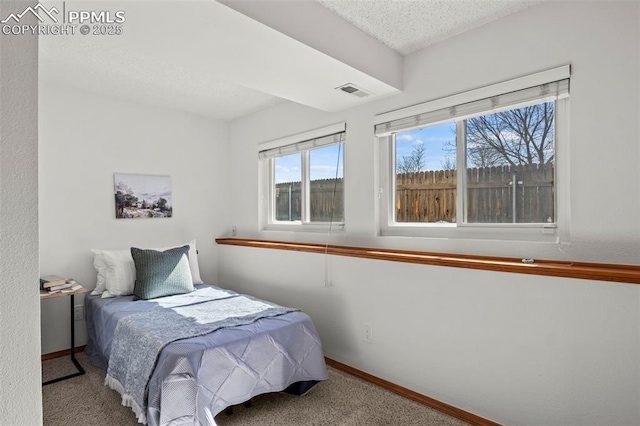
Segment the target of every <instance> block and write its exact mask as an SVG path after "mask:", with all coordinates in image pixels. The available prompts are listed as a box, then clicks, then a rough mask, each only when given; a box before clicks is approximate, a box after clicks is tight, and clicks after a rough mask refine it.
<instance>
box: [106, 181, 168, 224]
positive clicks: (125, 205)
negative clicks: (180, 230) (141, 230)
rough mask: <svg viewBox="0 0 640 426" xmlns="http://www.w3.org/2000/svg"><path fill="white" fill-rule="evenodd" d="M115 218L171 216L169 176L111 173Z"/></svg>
mask: <svg viewBox="0 0 640 426" xmlns="http://www.w3.org/2000/svg"><path fill="white" fill-rule="evenodd" d="M113 186H114V195H115V207H116V218H117V219H143V218H162V217H171V216H173V199H172V197H171V177H169V176H153V175H136V174H125V173H114V174H113Z"/></svg>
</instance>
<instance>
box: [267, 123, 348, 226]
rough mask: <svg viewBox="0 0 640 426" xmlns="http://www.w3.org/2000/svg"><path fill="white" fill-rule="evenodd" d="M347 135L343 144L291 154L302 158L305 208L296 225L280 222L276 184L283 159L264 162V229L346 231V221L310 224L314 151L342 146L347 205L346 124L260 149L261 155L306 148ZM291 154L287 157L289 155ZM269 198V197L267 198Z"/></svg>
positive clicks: (302, 185)
mask: <svg viewBox="0 0 640 426" xmlns="http://www.w3.org/2000/svg"><path fill="white" fill-rule="evenodd" d="M341 133H342V134H343V135H342V137H341V141H339V142H333V143H325V144H323V145H321V146H313V145H311V146H309V147H308V148H304V149H299V150H296V151H294V152H290V153H288V154H294V153H299V154H300V156H301V162H300V167H301V176H300V177H301V182H300V191H301V206H300V220H296V221H288V220H287V221H282V220H276V190H275V189H276V182H275V178H276V176H275V159H276V158H278V157H281V156H280V155H276V156H272V157H269V158H260V160H259V169H260V175H261V177H262V180H263V184H262V185H261V186H260V187H261V191H260V204H261V209H260V210H261V216H262V217H261V223H262V226H261V228H262V229H263V230H267V231H268V230H277V231H305V232H326V231H327V230H331V231H333V230H338V231H339V230H343V229H344V220H340V221H335V220H334V221H314V222H312V221H311V220H310V218H311V213H310V206H309V202H310V190H311V189H310V166H311V164H310V152H311V151H312V150H314V149H322V148H326V147H330V146H336V145H341V148H340V155H341V157H342V161H341V163H342V170H343V173H342V183H343V206H345V204H346V203H345V201H346V185H345V173H344V170H345V164H344V159H345V154H344V151H345V148H346V124H345V123H339V124H335V125H331V126H327V127H323V128H320V129H316V130H311V131H309V132H305V133H300V134H297V135H293V136H289V137H286V138H283V139H278V140H275V141H269V142H265V143H263V144H260V145H259V152H260V153H261V152H264V151H266V150H269V149H277V148H284V147H291V146H293V145H296V144H305V143H307V142H309V141H311V140H313V139H322V138H327V137H332V136H334V135H339V134H341ZM288 154H283V155H282V156H284V155H288ZM265 195H266V196H265Z"/></svg>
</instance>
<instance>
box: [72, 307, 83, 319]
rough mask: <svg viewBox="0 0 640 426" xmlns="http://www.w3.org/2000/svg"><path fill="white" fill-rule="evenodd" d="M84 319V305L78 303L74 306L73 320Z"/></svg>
mask: <svg viewBox="0 0 640 426" xmlns="http://www.w3.org/2000/svg"><path fill="white" fill-rule="evenodd" d="M83 319H84V306H82V305H76V306H74V307H73V320H74V321H82V320H83Z"/></svg>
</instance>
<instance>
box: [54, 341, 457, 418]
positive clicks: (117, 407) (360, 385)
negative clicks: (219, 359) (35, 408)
mask: <svg viewBox="0 0 640 426" xmlns="http://www.w3.org/2000/svg"><path fill="white" fill-rule="evenodd" d="M77 359H78V361H79V362H80V363H81V364H82V366H83V367H84V368H85V370H86V371H87V374H85V375H83V376H78V377H74V378H71V379H69V380H64V381H61V382H58V383H54V384H50V385H47V386H44V387H43V388H42V405H43V416H44V425H45V426H69V425H83V426H94V425H95V426H97V425H108V426H128V425H131V426H135V425H137V424H138V423H137V420H136V418H135V416H134V414H133V411H131V409H130V408H127V407H123V406H122V405H121V403H120V395H118V393H117V392H115V391H113V390H111V389H109V388H108V387H107V386H105V385H104V372H103V371H102V370H100V369H98V368H95V367H93V366H92V365H91V364H90V363H89V360H88V358H87V356H86V355H85V354H84V352H81V353H79V354H77ZM73 372H75V370H74V366H73V364H72V363H71V360H70V359H69V357H68V356H67V357H62V358H56V359H52V360H47V361H44V362H43V363H42V376H43V377H42V378H43V381H46V380H49V379H52V378H55V377H60V376H62V375H66V374H70V373H73ZM215 420H216V423H217V424H218V425H219V426H240V425H241V426H254V425H255V426H272V425H273V426H276V425H277V426H288V425H291V426H294V425H295V426H298V425H315V426H325V425H326V426H359V425H367V426H382V425H402V426H405V425H416V426H418V425H420V426H423V425H425V426H428V425H434V426H436V425H437V426H459V425H466V424H467V423H465V422H463V421H461V420H458V419H456V418H453V417H450V416H448V415H446V414H444V413H441V412H439V411H437V410H434V409H432V408H429V407H426V406H424V405H422V404H419V403H417V402H415V401H412V400H409V399H407V398H404V397H401V396H399V395H396V394H394V393H392V392H389V391H387V390H385V389H383V388H380V387H378V386H376V385H373V384H371V383H369V382H366V381H364V380H361V379H359V378H357V377H354V376H352V375H350V374H347V373H344V372H342V371H340V370H336V369H334V368H331V367H329V380H327V381H325V382H322V383H319V384H318V385H316V386H315V387H314V388H313V389H311V391H310V392H308V393H307V394H306V395H304V396H292V395H287V394H282V393H273V394H266V395H260V396H257V397H255V398H254V399H253V400H252V405H251V407H249V408H245V407H244V406H242V405H240V406H236V407H234V409H233V414H232V415H230V416H228V415H226V414H225V413H220V414H218V415H217V416H216V419H215Z"/></svg>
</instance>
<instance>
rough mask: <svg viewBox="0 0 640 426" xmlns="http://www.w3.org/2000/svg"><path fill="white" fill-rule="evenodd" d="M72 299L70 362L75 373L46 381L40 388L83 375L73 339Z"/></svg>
mask: <svg viewBox="0 0 640 426" xmlns="http://www.w3.org/2000/svg"><path fill="white" fill-rule="evenodd" d="M74 299H75V298H74V297H73V294H71V295H70V302H69V303H70V305H71V309H70V315H71V361H72V362H73V365H75V366H76V368H77V369H78V372H77V373H73V374H69V375H68V376H64V377H59V378H57V379H53V380H49V381H46V382H44V383H43V384H42V386H44V385H50V384H51V383H57V382H59V381H61V380H66V379H70V378H72V377H76V376H81V375H83V374H85V371H84V368H82V366H81V365H80V363H79V362H78V360H77V359H76V339H75V337H76V336H75V335H76V326H75V318H74V315H73V313H74V308H75V302H74Z"/></svg>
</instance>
